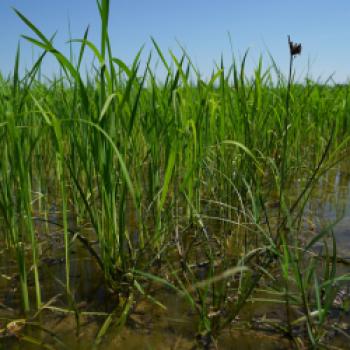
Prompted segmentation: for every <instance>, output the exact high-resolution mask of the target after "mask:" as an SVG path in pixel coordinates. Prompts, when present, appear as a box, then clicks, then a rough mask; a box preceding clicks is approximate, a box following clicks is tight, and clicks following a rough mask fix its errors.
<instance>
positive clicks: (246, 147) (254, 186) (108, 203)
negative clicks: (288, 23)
mask: <svg viewBox="0 0 350 350" xmlns="http://www.w3.org/2000/svg"><path fill="white" fill-rule="evenodd" d="M98 5H99V11H100V15H101V42H100V44H99V45H95V44H94V43H92V42H90V41H89V35H88V34H89V33H88V31H86V33H85V36H84V38H82V39H79V40H78V39H77V40H73V42H74V45H79V47H80V49H79V50H80V51H79V57H78V59H77V62H75V61H74V62H73V61H71V60H70V59H69V58H67V57H65V56H64V55H63V54H62V53H61V52H59V51H57V50H56V49H55V47H54V45H53V44H52V41H51V39H50V38H47V37H46V36H45V35H44V34H43V33H41V32H40V31H39V29H37V27H36V26H35V25H34V24H33V23H31V22H30V20H29V19H27V18H26V17H25V16H24V15H23V14H21V13H20V12H17V14H18V16H19V18H20V19H21V20H22V21H24V22H25V23H26V24H27V25H28V27H29V28H30V29H31V30H32V32H33V37H26V39H27V40H28V41H30V42H32V43H33V44H34V45H36V46H38V47H40V48H42V49H43V54H42V56H41V57H40V58H39V59H38V61H37V62H36V63H35V64H34V65H33V67H32V68H31V70H29V71H28V72H27V73H26V74H25V75H24V76H19V70H20V61H21V55H20V49H18V52H17V57H16V62H15V65H14V72H13V74H12V76H11V77H8V78H6V77H4V76H2V77H1V76H0V149H1V150H2V151H1V162H0V225H1V231H0V241H1V247H2V248H3V249H6V250H8V251H10V252H11V254H12V256H13V257H14V258H15V262H16V270H17V274H18V280H17V281H18V286H19V287H20V293H21V302H22V310H23V314H24V315H26V316H27V317H32V316H33V315H35V314H36V313H37V312H38V310H39V311H40V310H42V309H43V308H44V307H46V306H47V302H48V301H49V300H47V299H45V298H43V296H42V295H43V293H42V289H41V286H42V284H43V280H42V278H43V277H42V274H41V265H42V260H43V259H45V258H48V256H46V255H45V249H43V248H42V247H43V245H44V244H45V241H44V240H42V239H40V237H42V236H43V235H45V237H46V239H47V240H48V239H49V237H50V228H52V224H54V225H57V226H59V227H60V228H61V229H62V230H61V232H62V236H63V242H64V265H62V266H64V269H65V276H66V277H65V280H63V281H60V282H59V281H58V282H57V283H63V284H64V286H65V287H64V288H65V295H66V308H67V310H68V309H70V310H73V311H74V312H76V313H77V314H78V311H77V310H76V309H74V293H73V291H72V286H71V281H70V274H71V258H72V255H71V250H72V249H73V248H74V247H75V246H76V245H82V247H83V248H84V249H86V251H87V253H88V254H89V255H90V256H91V258H92V259H94V260H95V262H96V264H97V266H98V268H99V270H100V272H101V274H102V276H103V278H104V283H105V285H106V287H108V288H109V290H111V293H114V294H115V295H118V296H119V299H118V300H119V301H120V302H119V303H118V302H116V305H115V311H114V312H112V313H111V314H110V315H108V316H107V317H106V319H105V321H104V322H103V323H102V324H101V328H100V330H99V332H98V333H97V334H96V346H97V345H98V344H99V343H100V342H101V341H102V340H103V336H104V334H105V333H106V332H107V331H108V329H109V328H110V327H113V325H115V324H117V325H118V329H119V328H121V326H123V325H124V324H125V322H126V320H127V318H128V315H129V314H130V312H131V311H132V309H133V308H134V307H135V305H137V302H138V301H139V300H141V299H142V298H143V299H147V300H149V302H150V303H153V304H154V308H162V307H163V308H164V305H162V304H161V302H160V301H158V300H157V298H156V295H153V294H152V291H153V290H154V289H155V288H156V287H155V286H157V288H164V289H165V290H167V291H169V293H170V292H171V293H175V294H177V295H178V296H180V297H181V298H183V300H184V301H186V302H187V303H188V308H189V309H190V310H192V311H193V314H195V316H194V320H195V322H196V323H197V325H196V329H197V334H196V339H197V346H198V347H199V348H200V347H203V348H209V346H212V345H213V344H214V345H215V339H216V338H217V337H218V336H219V335H220V332H222V331H223V330H224V329H227V328H228V327H231V326H232V325H236V324H237V323H239V317H240V316H241V315H242V310H244V308H245V307H246V305H247V304H248V303H251V302H252V300H260V301H261V300H265V301H266V302H272V303H275V304H278V305H280V308H281V309H282V310H283V312H282V313H281V314H282V316H283V317H282V316H281V319H280V320H274V321H273V322H269V320H266V323H268V324H269V326H271V327H272V328H273V329H274V331H276V332H279V333H281V334H283V335H284V336H286V337H287V339H289V340H290V341H291V344H293V345H291V346H294V347H296V348H298V347H299V348H302V346H308V347H310V348H312V347H313V348H319V347H320V348H321V347H322V346H324V347H326V344H327V339H328V338H327V334H328V331H329V328H330V324H329V322H328V318H329V316H330V314H331V313H330V310H331V309H332V307H333V304H334V298H335V297H336V293H337V291H338V289H339V288H340V286H341V283H342V281H343V282H346V281H347V280H349V275H347V274H343V275H340V274H339V273H337V270H336V267H337V250H336V243H335V239H334V236H333V231H332V225H330V226H328V227H325V228H323V229H321V230H319V231H316V232H314V234H312V235H310V234H308V235H305V230H306V224H305V220H304V219H305V216H304V209H305V207H306V206H307V203H308V199H309V196H310V194H311V192H312V189H313V187H314V186H315V185H316V184H317V183H318V181H319V179H320V178H321V177H322V176H323V175H324V174H325V173H326V172H327V170H328V169H330V168H332V167H334V166H335V165H337V163H338V162H340V161H342V160H344V159H346V157H347V151H348V146H349V136H350V132H349V130H350V129H349V123H350V106H349V103H350V97H349V91H350V86H349V85H332V84H328V83H327V82H325V83H320V82H313V81H311V80H308V79H306V80H305V81H304V82H303V83H302V84H296V83H294V69H293V61H294V59H297V58H296V55H297V54H296V53H295V52H293V51H292V47H291V48H290V49H291V52H290V68H291V69H290V74H289V76H287V77H285V76H283V75H282V74H281V72H280V71H279V69H278V65H277V63H276V62H274V61H273V60H272V61H271V64H270V67H269V68H268V69H266V70H264V69H263V68H262V67H263V64H262V62H259V65H258V66H257V67H256V69H255V72H254V75H253V76H250V77H248V76H247V75H246V73H245V61H246V56H244V57H243V59H241V60H233V61H232V62H231V63H230V64H229V65H228V66H227V65H226V64H224V62H222V63H221V65H219V66H218V67H215V68H214V71H213V73H212V76H211V78H210V79H208V80H206V81H205V80H203V79H202V78H201V76H200V74H199V73H198V71H197V69H196V67H195V66H194V65H193V64H192V61H191V59H190V57H189V56H188V55H187V53H186V51H184V50H183V53H182V55H181V56H179V57H176V56H175V55H174V54H172V52H170V56H171V57H172V59H171V61H170V62H169V61H166V59H165V55H164V54H163V52H162V49H161V48H160V47H159V46H158V45H157V43H156V41H155V40H153V45H154V49H153V51H152V56H151V54H150V56H149V60H148V62H147V64H146V67H145V69H141V68H140V54H139V55H137V57H136V58H135V60H134V62H133V64H132V65H130V66H128V65H126V64H125V63H124V62H122V61H121V60H120V59H118V58H117V57H115V56H114V55H113V53H112V52H111V48H110V38H109V36H108V16H109V1H108V0H101V1H100V2H98ZM286 49H288V46H287V45H286ZM87 50H92V52H93V53H94V55H95V66H94V67H93V69H92V73H91V74H90V75H89V76H87V77H86V76H82V75H81V69H80V68H81V63H82V62H83V58H84V54H85V52H86V51H87ZM48 55H53V56H54V57H55V58H56V59H57V61H58V62H59V64H60V66H61V72H60V74H58V75H57V76H56V77H55V78H52V79H51V80H48V79H47V80H44V81H43V80H40V79H39V78H38V76H39V74H38V73H39V71H40V66H41V64H42V61H43V60H45V56H48ZM151 59H153V60H154V59H157V60H159V62H160V64H161V65H162V66H163V67H164V69H165V71H166V78H165V79H163V80H162V81H160V80H158V78H157V76H155V74H154V72H152V69H151V64H150V62H151ZM53 207H54V208H55V211H56V214H55V217H54V218H53V215H52V208H53ZM83 228H84V229H83ZM86 232H88V234H87V233H86ZM325 240H327V242H328V244H327V245H326V244H325V247H328V249H325V253H324V255H322V256H321V257H320V256H319V255H317V254H314V253H313V251H312V248H313V246H314V245H315V244H316V243H319V242H325ZM81 278H84V276H82V277H81ZM29 280H30V281H32V283H28V281H29ZM30 290H34V291H35V292H34V293H31V292H30ZM52 297H53V296H52ZM77 319H79V315H77ZM243 326H244V325H243V322H242V327H243ZM77 327H78V325H77ZM0 328H1V327H0ZM5 332H6V329H4V330H3V333H5ZM0 336H1V333H0ZM18 336H19V337H20V335H18ZM27 340H28V339H27ZM0 341H1V340H0Z"/></svg>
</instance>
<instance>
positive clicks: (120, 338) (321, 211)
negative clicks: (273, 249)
mask: <svg viewBox="0 0 350 350" xmlns="http://www.w3.org/2000/svg"><path fill="white" fill-rule="evenodd" d="M305 217H306V219H307V222H308V223H309V231H306V233H305V234H306V235H310V237H312V236H311V235H314V234H315V233H317V232H319V230H321V229H322V228H323V227H325V226H327V225H329V224H330V223H331V222H335V221H337V220H339V222H337V224H336V225H335V226H334V228H333V231H334V233H335V237H336V240H337V245H338V251H339V255H341V256H342V257H344V258H348V257H349V258H350V239H349V238H350V164H349V162H343V163H342V164H340V165H339V166H338V167H337V168H334V169H331V170H330V171H329V172H328V173H327V174H326V175H325V176H323V177H322V179H321V180H320V182H319V185H318V186H317V188H315V189H314V191H313V192H312V196H311V198H310V201H309V203H308V205H307V207H306V210H305ZM38 225H40V224H38ZM37 229H38V232H46V231H45V230H44V229H42V230H41V228H40V227H37ZM310 237H309V238H307V240H309V239H310ZM40 249H41V251H45V254H43V256H45V257H46V258H43V259H42V261H41V266H40V275H41V278H42V280H41V283H42V286H43V288H42V298H43V300H45V301H48V300H50V299H51V298H53V297H55V296H56V297H57V299H56V300H55V303H54V305H55V306H58V307H62V308H64V307H66V305H67V303H68V304H69V302H70V301H69V298H67V296H66V295H65V288H64V281H65V268H64V259H63V256H64V247H63V235H62V232H61V231H60V230H58V229H57V227H55V226H54V225H49V234H43V235H42V236H41V237H40ZM349 261H350V260H349ZM339 269H340V270H341V271H342V272H345V271H348V270H349V268H348V267H347V266H343V265H340V266H339ZM59 281H61V283H60V282H59ZM33 285H34V283H33V281H31V283H30V292H31V294H32V297H33V300H34V286H33ZM71 286H72V291H73V294H74V303H75V308H76V309H78V310H79V311H81V312H86V311H95V312H96V311H100V312H105V313H108V312H111V311H112V310H113V309H114V307H115V306H116V304H117V297H116V296H115V295H113V294H111V293H110V292H109V291H108V290H107V289H106V287H105V286H104V283H103V276H102V275H101V273H100V271H99V269H98V267H97V266H96V263H95V261H93V260H92V259H91V257H90V255H89V253H88V252H87V251H86V250H85V249H84V248H83V247H82V246H81V245H80V244H79V242H78V241H76V242H75V243H74V245H73V246H72V253H71ZM17 288H18V276H17V274H16V264H15V261H14V260H13V254H12V252H9V251H7V250H6V249H4V248H0V330H1V329H2V328H4V327H5V325H6V323H7V320H9V319H16V318H17V319H18V318H21V317H22V315H21V314H20V312H19V310H20V294H19V291H18V289H17ZM153 292H154V291H153ZM154 293H155V294H154V295H155V296H156V298H157V300H159V301H160V302H161V303H163V304H164V305H165V306H166V307H167V310H166V311H164V310H163V309H161V308H159V307H157V306H155V305H154V304H153V303H151V302H145V301H144V300H138V301H137V303H136V304H135V306H134V308H133V311H132V313H131V315H130V317H129V319H128V321H127V323H126V326H125V327H124V328H123V329H121V330H120V331H119V332H118V333H117V335H116V332H115V331H116V330H115V329H113V327H111V329H110V330H109V332H108V333H107V335H106V337H105V338H104V340H103V342H102V344H101V347H100V348H101V349H128V350H132V349H135V350H136V349H193V347H194V345H195V342H194V335H195V333H196V317H197V316H196V315H195V314H194V313H193V312H192V311H191V310H190V309H189V307H188V304H187V303H186V301H185V300H184V299H182V298H180V297H179V296H177V295H176V294H174V293H171V292H170V291H164V290H162V289H160V290H159V291H156V292H154ZM274 306H276V305H274ZM269 312H270V314H271V312H275V313H278V309H276V310H274V309H273V307H271V305H267V304H266V303H265V304H261V303H260V304H259V303H256V304H254V305H253V306H249V307H246V308H245V317H246V318H247V320H248V319H249V317H252V316H253V315H255V316H256V315H261V316H263V315H266V314H268V313H269ZM278 316H279V317H280V316H281V315H278ZM105 317H106V316H101V315H100V316H93V315H84V314H81V315H80V318H79V323H80V330H79V335H78V336H77V334H76V326H77V319H76V317H75V315H74V314H67V313H62V312H53V311H49V310H44V311H43V312H42V313H41V315H40V316H39V317H37V318H36V319H35V323H34V324H32V325H29V324H28V325H27V326H25V328H24V329H23V331H22V333H23V334H25V335H26V336H28V337H29V338H28V339H32V343H33V342H34V341H33V340H36V341H37V342H39V343H40V342H43V343H44V344H47V345H50V346H53V348H54V349H64V348H66V349H76V350H80V349H81V350H83V349H84V350H85V349H92V344H93V342H94V339H95V338H96V335H97V333H98V331H99V329H100V327H101V325H102V323H103V321H104V320H105ZM282 317H283V316H282ZM243 318H244V317H243ZM48 331H50V332H51V334H50V333H49V332H48ZM53 335H54V336H53ZM55 337H57V339H55ZM28 339H27V340H28ZM58 339H59V341H58ZM334 345H337V346H338V347H340V348H344V339H343V338H341V337H335V338H334ZM217 347H218V348H219V349H244V350H245V349H246V350H248V349H254V350H255V349H262V350H273V349H289V348H291V344H290V343H289V342H288V341H287V340H286V339H285V338H281V337H280V336H279V335H278V334H277V333H274V332H266V331H257V330H255V331H254V330H249V329H244V330H243V329H242V330H231V331H229V330H227V331H226V330H225V331H224V332H223V333H222V334H221V335H220V337H219V338H218V340H217ZM38 348H41V346H39V345H38V344H31V343H30V342H28V341H25V342H24V341H20V340H19V339H17V338H16V337H6V338H1V333H0V349H9V350H10V349H29V350H30V349H38Z"/></svg>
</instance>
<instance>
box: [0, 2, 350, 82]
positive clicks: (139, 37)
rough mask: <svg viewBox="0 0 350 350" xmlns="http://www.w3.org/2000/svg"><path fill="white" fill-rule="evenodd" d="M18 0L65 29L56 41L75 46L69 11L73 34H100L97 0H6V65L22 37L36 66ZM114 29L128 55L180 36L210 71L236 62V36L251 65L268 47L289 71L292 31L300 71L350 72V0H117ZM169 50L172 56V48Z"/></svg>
mask: <svg viewBox="0 0 350 350" xmlns="http://www.w3.org/2000/svg"><path fill="white" fill-rule="evenodd" d="M11 7H15V8H17V9H18V10H20V11H21V12H22V13H23V14H25V15H26V16H27V17H28V18H29V19H30V20H31V21H32V22H33V23H35V24H36V25H37V26H38V27H39V28H40V29H41V30H42V31H43V32H44V33H45V34H46V35H47V36H50V35H52V34H53V33H54V32H55V31H58V34H57V36H56V39H55V46H56V47H57V48H58V49H59V50H62V51H63V52H65V53H66V54H68V53H69V46H68V45H67V44H66V41H67V40H68V38H69V36H68V18H70V22H71V32H72V36H73V38H81V37H82V36H83V33H84V30H85V28H86V26H87V25H90V29H91V30H90V39H91V40H92V41H94V42H95V43H96V44H97V43H98V42H99V17H98V11H97V7H96V2H95V0H1V1H0V38H1V39H0V71H1V72H3V73H5V74H7V73H8V72H10V71H11V69H12V68H13V62H14V57H15V52H16V47H17V44H18V41H19V40H20V42H21V50H22V55H21V56H22V60H21V62H22V67H25V66H26V67H29V66H30V64H31V62H32V59H33V57H37V55H38V52H39V51H38V50H35V49H33V48H32V45H31V44H29V43H26V42H25V40H24V39H20V35H21V34H31V33H30V30H29V29H28V28H26V26H25V25H24V23H22V22H21V20H20V19H19V18H18V17H16V15H15V13H14V12H13V10H12V8H11ZM109 30H110V37H111V43H112V49H113V54H114V56H115V57H118V58H120V59H122V60H124V61H125V62H127V63H130V62H131V61H132V58H133V57H134V56H135V54H136V53H137V51H138V50H139V48H140V47H141V46H142V45H143V44H146V46H145V54H146V53H148V52H149V50H151V48H152V46H151V43H150V36H153V37H154V38H155V39H156V40H157V42H158V44H159V46H160V47H161V48H162V50H163V51H165V52H167V51H168V49H172V50H173V51H174V52H175V53H179V52H180V51H179V48H178V45H177V40H178V41H179V42H180V43H181V44H182V45H183V46H184V47H185V48H186V49H187V50H188V53H189V54H190V56H191V58H192V59H193V62H194V63H195V64H196V65H197V66H198V68H199V69H200V71H201V72H202V73H203V75H208V74H209V73H210V71H211V70H212V69H213V67H214V62H215V61H216V62H218V61H219V60H220V55H221V54H223V55H224V58H225V61H226V62H227V64H229V62H230V43H229V39H228V34H227V33H228V32H229V33H230V35H231V37H232V42H233V48H234V52H235V54H236V55H237V56H239V55H242V54H243V53H244V51H245V50H246V49H248V48H249V50H250V54H249V58H248V67H249V68H248V69H250V70H251V69H252V67H254V66H255V65H256V63H257V61H258V58H259V55H260V54H261V55H263V58H264V61H265V62H266V63H268V55H267V49H268V50H269V51H270V52H271V54H272V55H273V57H274V59H275V60H276V61H277V62H278V64H279V65H280V67H281V68H282V70H283V71H285V72H286V71H287V66H288V47H287V35H288V34H290V35H291V38H292V40H294V41H296V42H301V43H302V45H303V52H302V56H301V57H298V58H297V62H296V69H297V71H298V74H299V76H303V75H304V74H306V72H307V71H308V66H309V64H310V66H311V68H310V71H311V74H312V77H313V78H314V79H317V78H318V77H321V79H323V80H325V79H326V78H327V77H328V76H329V75H330V74H332V73H335V75H334V79H335V80H336V81H337V82H344V81H346V80H347V78H349V77H350V40H349V39H350V1H349V0H337V1H330V0H327V1H326V0H317V1H316V0H303V1H301V0H294V1H289V0H242V1H241V0H215V1H213V0H177V1H168V0H111V12H110V26H109ZM168 57H169V56H168ZM54 72H57V66H56V65H55V62H54V60H53V59H52V58H49V59H47V60H46V62H45V67H44V73H45V74H47V75H51V74H52V73H54Z"/></svg>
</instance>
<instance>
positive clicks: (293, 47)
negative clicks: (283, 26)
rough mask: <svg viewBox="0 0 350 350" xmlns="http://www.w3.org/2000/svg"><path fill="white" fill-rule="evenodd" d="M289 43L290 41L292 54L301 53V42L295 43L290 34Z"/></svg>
mask: <svg viewBox="0 0 350 350" xmlns="http://www.w3.org/2000/svg"><path fill="white" fill-rule="evenodd" d="M288 43H289V50H290V54H291V55H292V56H296V55H300V54H301V44H297V43H293V41H291V40H290V36H289V35H288Z"/></svg>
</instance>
